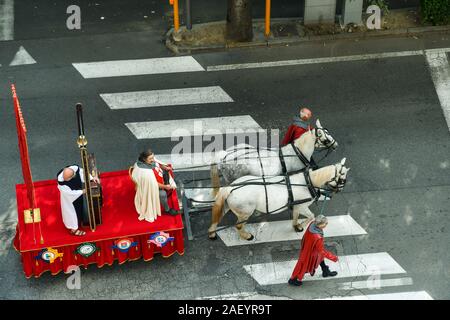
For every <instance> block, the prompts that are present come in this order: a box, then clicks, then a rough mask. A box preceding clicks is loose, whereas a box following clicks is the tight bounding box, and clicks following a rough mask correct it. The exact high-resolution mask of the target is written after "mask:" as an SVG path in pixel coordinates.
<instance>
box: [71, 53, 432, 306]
mask: <svg viewBox="0 0 450 320" xmlns="http://www.w3.org/2000/svg"><path fill="white" fill-rule="evenodd" d="M409 54H417V53H416V52H412V53H408V55H409ZM400 56H403V55H400ZM372 58H380V56H379V55H375V56H374V57H372V56H367V57H364V59H372ZM381 58H382V57H381ZM345 61H347V60H345ZM349 61H351V59H350V60H349ZM294 62H295V64H299V63H300V62H298V61H294ZM294 62H293V63H294ZM306 62H307V61H306ZM306 62H305V61H301V63H302V64H303V63H306ZM325 62H329V61H325ZM314 63H316V62H314ZM73 66H74V68H75V69H76V70H77V71H78V72H79V73H80V75H81V76H82V77H83V78H84V79H95V78H110V77H130V76H139V75H155V76H157V75H160V74H165V75H167V74H176V73H187V72H207V71H221V70H223V71H224V72H225V71H226V70H233V68H232V67H230V68H228V67H226V66H219V67H216V68H214V67H207V68H205V67H203V66H202V65H200V63H198V62H197V61H196V60H195V58H194V57H191V56H184V57H172V58H156V59H138V60H120V61H98V62H87V63H73ZM274 66H276V64H275V65H274ZM244 67H246V66H244ZM248 67H249V68H250V67H259V65H249V66H248ZM234 69H236V68H234ZM146 89H148V90H145V91H131V92H115V93H114V92H113V93H100V94H99V97H100V98H101V99H102V100H103V101H104V103H105V104H106V106H107V107H108V108H109V109H110V110H111V112H115V111H117V110H129V109H145V108H155V107H161V108H176V109H177V108H183V107H186V106H192V105H195V106H197V105H198V106H199V107H201V108H205V109H207V110H210V109H211V108H215V105H216V104H221V103H226V104H229V105H230V106H231V107H232V106H233V103H234V102H235V100H234V99H233V98H232V94H231V95H230V93H228V92H226V91H225V90H224V89H223V88H222V87H221V86H217V85H214V86H210V85H209V84H208V83H205V86H201V87H198V86H197V87H191V88H189V87H186V88H166V89H163V90H152V88H146ZM136 120H139V121H136V122H125V123H124V124H123V125H124V126H126V127H127V128H128V129H129V131H130V133H131V135H132V136H134V137H135V138H136V139H138V140H144V139H166V138H174V137H192V136H201V135H208V134H226V133H227V132H230V131H233V130H236V129H239V130H256V131H258V130H263V128H262V127H261V126H260V125H259V124H258V123H257V122H256V121H255V120H254V119H253V117H252V116H251V115H242V114H240V115H232V116H226V117H210V118H188V119H176V120H172V119H160V120H153V119H152V121H148V120H147V119H139V118H137V119H136ZM157 157H158V159H159V160H161V161H163V162H170V163H172V164H173V165H174V168H176V169H177V170H180V171H182V170H186V171H195V170H202V169H206V170H208V169H209V168H208V165H210V164H211V163H213V162H214V160H215V154H214V153H213V152H193V153H183V154H175V155H174V154H158V155H157ZM192 166H196V168H194V169H192V168H190V167H192ZM197 166H198V167H197ZM200 166H205V168H201V167H200ZM185 194H186V196H187V197H188V198H192V199H195V200H198V201H206V202H207V201H211V200H213V199H214V194H213V193H212V190H211V189H204V188H197V189H196V188H192V189H186V190H185ZM203 205H204V204H203ZM246 228H247V230H248V231H249V232H251V233H252V234H253V235H254V236H255V238H254V240H253V241H243V240H241V239H240V238H239V237H238V235H237V233H236V231H235V230H234V228H228V229H224V230H221V231H219V232H218V236H219V238H220V239H221V241H222V242H223V243H224V244H225V246H226V247H227V248H228V247H239V246H261V245H265V244H273V243H280V242H291V243H299V240H300V239H301V238H302V237H303V232H302V233H296V232H295V231H294V229H293V227H292V223H291V221H290V220H282V221H270V222H260V223H250V224H248V225H247V226H246ZM364 235H367V232H366V231H365V230H364V228H363V227H362V226H361V225H360V224H359V223H358V222H357V221H356V220H355V219H354V218H353V217H351V216H350V215H348V214H341V215H337V216H330V217H329V225H328V227H327V228H326V229H325V237H326V238H331V237H333V238H335V237H339V238H343V237H356V236H364ZM292 258H293V259H292V260H287V261H270V262H264V263H255V264H248V265H243V266H242V268H243V271H244V272H246V273H247V274H248V275H249V276H250V277H251V278H252V279H254V281H255V283H257V284H258V285H259V286H261V287H263V288H265V289H267V288H269V287H270V286H276V285H281V284H284V285H286V286H287V280H288V279H289V277H290V275H291V273H292V270H293V268H294V266H295V263H296V261H297V260H296V258H297V257H292ZM328 264H329V266H330V268H331V269H332V270H336V271H338V275H337V276H336V277H334V278H332V279H331V280H329V281H336V282H338V283H337V292H343V293H344V292H345V293H352V292H353V290H358V293H361V290H364V289H373V286H375V287H376V288H377V289H379V290H381V289H382V288H390V289H392V288H394V289H395V288H403V287H408V286H412V285H413V280H412V278H410V277H406V275H407V271H406V270H405V269H403V268H402V266H401V265H400V264H399V263H398V262H397V261H396V260H395V258H394V257H392V256H391V255H390V254H389V253H388V252H383V251H382V252H373V253H358V254H353V255H343V256H340V257H339V261H338V262H337V263H333V262H331V261H330V262H329V263H328ZM393 276H395V278H392V277H393ZM382 277H389V278H383V279H382ZM327 279H329V278H327ZM320 280H322V281H324V280H326V279H324V278H322V277H321V272H320V270H318V272H317V273H316V274H315V275H314V276H309V275H306V276H305V278H304V281H306V282H309V281H320ZM378 292H380V291H377V294H367V295H350V294H342V295H336V296H332V297H329V296H328V295H327V294H325V293H324V298H326V299H336V300H339V299H355V300H359V299H369V300H371V299H377V300H378V299H380V300H382V299H424V300H428V299H432V297H431V296H430V295H429V294H428V293H427V292H425V291H406V292H403V291H402V292H394V293H392V292H390V293H382V294H378ZM201 299H212V300H214V299H224V300H226V299H244V300H253V299H259V300H264V299H272V300H273V299H287V298H286V297H284V296H276V295H275V296H273V295H266V294H260V293H258V292H256V291H254V292H253V291H250V292H238V293H230V294H224V295H220V296H211V297H201Z"/></svg>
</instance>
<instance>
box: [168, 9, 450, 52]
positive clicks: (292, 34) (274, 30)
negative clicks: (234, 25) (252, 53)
mask: <svg viewBox="0 0 450 320" xmlns="http://www.w3.org/2000/svg"><path fill="white" fill-rule="evenodd" d="M382 19H383V20H382V28H381V30H369V29H367V28H366V26H365V24H363V25H360V26H357V25H347V26H345V27H344V26H341V25H339V24H329V25H315V26H304V25H303V22H302V20H301V19H289V18H287V19H272V21H271V28H270V30H271V32H270V35H269V37H267V38H266V36H265V34H264V19H254V20H253V41H251V42H242V43H232V42H228V41H226V39H225V29H226V28H225V26H226V25H225V21H217V22H209V23H203V24H194V25H193V28H192V30H187V29H186V27H185V26H183V27H180V29H179V31H178V33H177V34H174V30H173V29H171V30H169V32H167V34H166V46H167V47H168V48H169V49H170V50H171V51H172V52H174V53H176V54H190V53H192V52H198V51H210V50H224V49H229V48H250V47H265V46H288V45H296V44H302V43H305V42H308V41H326V40H337V39H364V38H369V37H389V36H399V35H404V36H415V35H419V34H422V33H425V32H445V33H446V32H449V31H450V25H447V26H431V25H423V24H421V23H420V19H419V17H418V13H417V10H416V9H415V8H409V9H398V10H391V11H390V13H389V14H388V15H386V16H385V17H383V18H382ZM363 20H364V21H365V18H364V17H363Z"/></svg>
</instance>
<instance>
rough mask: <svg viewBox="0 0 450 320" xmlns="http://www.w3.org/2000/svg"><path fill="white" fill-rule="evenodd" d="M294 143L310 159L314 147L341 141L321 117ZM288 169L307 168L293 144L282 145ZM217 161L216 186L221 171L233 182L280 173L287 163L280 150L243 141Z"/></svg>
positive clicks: (213, 175) (213, 172)
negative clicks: (261, 148) (322, 123)
mask: <svg viewBox="0 0 450 320" xmlns="http://www.w3.org/2000/svg"><path fill="white" fill-rule="evenodd" d="M294 146H295V147H296V148H297V149H298V150H299V151H300V152H301V153H302V154H303V155H304V157H305V158H306V160H307V161H308V162H309V161H310V160H311V156H312V154H313V152H314V148H324V149H330V148H331V149H332V150H334V149H336V148H337V146H338V143H337V142H336V140H335V139H334V138H333V137H332V136H331V135H330V133H329V132H328V130H327V129H325V128H323V127H322V125H321V124H320V121H319V119H317V121H316V129H313V130H310V131H307V132H305V133H304V134H302V135H301V136H300V138H298V139H296V140H295V141H294ZM281 151H282V153H283V158H284V161H285V164H286V170H287V171H288V172H290V171H291V172H292V171H296V170H300V169H303V168H304V167H305V164H304V163H303V162H302V161H301V160H300V159H299V157H298V156H297V153H296V150H294V148H293V146H292V145H291V144H288V145H286V146H284V147H282V148H281ZM217 158H218V159H217V161H216V163H215V164H212V165H211V172H210V174H211V182H212V186H213V187H214V188H215V189H216V191H217V189H218V187H219V186H220V178H219V174H220V173H222V175H223V177H224V179H225V182H226V183H230V182H231V181H234V180H236V179H238V178H240V177H242V176H246V175H253V176H259V177H261V176H263V175H264V176H276V175H282V174H283V167H282V163H281V160H280V155H279V152H278V151H273V150H268V149H264V150H260V156H259V155H258V149H257V148H255V147H253V146H251V145H248V144H239V145H237V146H233V147H231V148H229V149H227V150H225V151H222V152H221V153H219V155H218V157H217Z"/></svg>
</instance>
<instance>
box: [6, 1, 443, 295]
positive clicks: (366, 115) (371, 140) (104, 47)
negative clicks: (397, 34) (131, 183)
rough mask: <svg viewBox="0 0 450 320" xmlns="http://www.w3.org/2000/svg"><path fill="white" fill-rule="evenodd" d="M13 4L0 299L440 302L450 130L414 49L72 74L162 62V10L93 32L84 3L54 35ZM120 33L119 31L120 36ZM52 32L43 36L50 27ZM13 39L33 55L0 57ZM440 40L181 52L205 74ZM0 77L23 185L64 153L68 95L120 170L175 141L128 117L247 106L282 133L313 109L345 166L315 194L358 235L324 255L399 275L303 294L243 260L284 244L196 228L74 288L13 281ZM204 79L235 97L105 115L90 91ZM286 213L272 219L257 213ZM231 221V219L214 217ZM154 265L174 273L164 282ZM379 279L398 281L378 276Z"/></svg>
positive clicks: (16, 172) (284, 250) (292, 248)
mask: <svg viewBox="0 0 450 320" xmlns="http://www.w3.org/2000/svg"><path fill="white" fill-rule="evenodd" d="M26 2H27V1H24V2H21V4H20V5H17V7H16V9H17V11H18V13H17V20H16V25H17V26H16V28H15V29H16V36H15V39H19V40H14V41H7V42H0V64H1V65H2V66H1V67H0V106H2V107H1V108H0V119H2V121H1V125H0V136H1V139H0V148H1V150H3V152H2V155H1V157H0V159H1V160H0V177H1V183H0V225H1V226H0V239H1V242H0V283H1V285H0V298H3V299H29V298H33V299H51V298H58V299H59V298H67V299H76V298H94V297H95V298H101V299H107V298H113V299H132V298H142V299H192V298H201V297H210V296H218V295H227V294H231V295H232V294H237V293H242V292H256V293H258V294H260V295H267V296H271V297H285V298H291V299H315V298H325V297H330V296H333V295H334V296H344V295H359V294H381V293H395V292H400V291H422V290H424V291H426V292H427V293H428V294H429V295H430V296H431V297H433V298H434V299H448V298H450V295H449V292H450V283H449V279H450V274H449V271H448V270H449V268H448V264H449V262H450V255H449V253H448V250H447V247H448V243H450V237H449V223H448V219H447V216H448V214H449V209H448V208H449V207H450V198H449V194H450V183H449V182H450V179H449V177H450V175H449V171H450V157H449V156H450V140H449V131H448V127H447V123H446V121H445V118H444V115H443V112H442V109H441V105H440V102H439V99H438V96H437V94H436V90H435V87H434V84H433V81H432V78H431V74H430V70H429V68H428V66H427V63H426V60H425V58H424V57H423V56H421V55H417V56H407V57H397V58H385V59H371V60H362V61H349V62H340V63H333V62H332V63H323V64H308V65H298V66H290V67H273V68H260V69H246V70H234V71H218V72H191V73H174V74H157V75H139V76H127V77H115V78H100V79H84V78H83V77H82V76H81V75H80V73H79V72H78V71H77V70H76V69H75V68H74V67H73V65H72V63H75V62H91V61H108V60H124V59H142V58H158V57H171V54H170V53H169V52H168V51H167V50H166V48H165V47H164V46H163V44H162V42H161V38H162V35H163V34H164V32H165V28H166V27H167V24H166V22H167V21H166V20H165V19H163V13H162V12H163V11H162V10H163V8H162V7H161V5H159V4H153V3H152V2H151V1H150V2H148V3H147V4H145V5H144V4H142V6H137V7H133V6H131V5H130V8H131V9H130V8H128V7H127V10H128V9H129V11H127V14H126V15H125V14H124V15H123V16H122V17H121V18H120V19H119V18H117V21H116V22H114V23H109V22H106V23H105V25H103V26H102V25H101V24H102V23H103V22H101V21H98V22H94V20H95V19H97V16H98V15H102V16H103V15H104V16H106V17H107V19H105V21H107V20H108V14H110V15H112V14H113V12H112V11H111V9H107V10H106V12H103V11H98V12H97V11H96V10H99V9H98V8H97V6H95V5H94V6H93V7H92V10H91V9H89V10H87V13H86V14H85V16H86V17H87V19H88V20H89V21H92V23H88V24H87V25H86V29H82V30H83V31H82V32H78V33H77V31H67V30H65V29H64V28H65V26H64V23H65V18H63V17H65V16H64V15H63V17H62V18H61V20H62V24H63V25H62V26H59V27H58V28H59V29H56V28H53V27H52V26H55V25H58V24H57V23H56V22H55V20H54V18H55V16H57V15H56V14H51V12H52V7H51V6H44V7H41V8H40V10H41V13H36V14H35V13H32V12H33V11H29V10H28V9H29V7H25V3H26ZM28 2H30V3H31V2H33V1H28ZM34 2H36V1H34ZM117 2H119V1H117ZM62 3H63V2H58V5H57V6H55V7H54V10H59V9H63V10H64V8H63V7H64V5H63V4H62ZM97 3H100V4H102V3H103V2H102V1H98V2H97ZM36 5H37V2H36ZM149 6H150V7H149ZM152 6H154V7H152ZM99 7H101V5H100V6H99ZM149 10H150V12H151V10H155V12H157V13H158V18H157V17H153V18H152V17H151V13H150V14H149V17H150V18H147V19H144V18H143V20H142V21H139V22H136V21H138V20H139V19H137V18H136V17H137V16H138V15H143V14H144V12H148V11H149ZM30 12H31V13H30ZM117 12H121V11H120V10H118V11H117ZM30 14H31V16H30ZM47 14H48V16H46V15H47ZM27 16H29V18H26V17H27ZM33 17H34V18H33ZM20 19H22V20H20ZM30 19H31V20H30ZM33 19H34V20H33ZM108 23H109V24H108ZM35 25H36V26H35ZM31 26H32V27H31ZM124 26H125V28H128V29H127V30H123V28H124ZM83 28H84V27H83ZM90 28H91V29H90ZM51 29H53V30H55V31H54V34H53V35H48V31H49V30H51ZM46 35H47V36H46ZM20 46H23V47H24V48H25V49H26V50H27V52H28V53H29V54H30V55H31V56H32V57H33V58H34V59H35V60H36V61H37V63H36V64H31V65H22V66H15V67H10V66H9V62H10V61H11V60H12V58H13V57H14V54H15V53H16V52H17V50H18V48H19V47H20ZM449 47H450V37H449V36H448V35H438V34H435V35H428V36H426V37H420V38H381V39H376V40H364V41H330V42H324V43H308V44H304V45H301V46H291V47H274V48H258V49H247V50H235V51H228V52H223V53H218V52H216V53H204V54H198V55H194V56H193V57H194V58H195V59H196V60H197V61H198V62H199V63H200V64H201V65H202V66H203V67H204V68H205V69H206V68H207V67H208V66H213V65H222V64H235V63H248V62H263V61H279V60H289V59H302V58H321V57H336V56H346V55H359V54H367V53H381V52H396V51H408V50H423V49H432V48H449ZM11 82H14V83H15V84H16V86H17V90H18V94H19V96H20V100H21V104H22V107H23V111H24V115H25V117H26V123H27V128H28V131H29V135H28V139H29V148H30V156H31V167H32V170H33V177H34V179H35V180H44V179H51V178H53V177H54V176H55V174H56V172H57V171H58V170H59V168H60V167H62V166H64V165H66V164H68V163H73V162H74V161H77V159H78V157H79V153H78V150H77V148H76V145H75V140H76V135H77V132H76V118H75V111H74V105H75V103H77V102H82V103H83V104H84V105H85V123H86V130H87V133H88V135H89V141H90V143H89V147H90V150H92V151H93V152H95V154H96V156H97V161H98V164H99V166H100V167H101V170H102V171H113V170H119V169H124V168H127V167H128V166H129V165H130V164H132V163H133V162H134V160H135V158H136V156H137V154H138V153H139V152H140V151H141V149H143V148H145V147H148V146H151V147H152V148H153V149H154V150H155V151H156V152H157V153H159V154H167V153H170V152H171V150H172V148H173V146H174V145H175V142H172V141H170V139H154V140H148V139H144V140H138V139H136V137H135V136H134V135H133V134H132V133H131V132H130V130H129V129H128V128H127V127H126V126H125V125H124V124H125V123H128V122H135V121H150V120H151V121H161V120H174V121H175V120H180V119H188V118H189V119H190V118H207V117H223V116H236V115H250V116H251V117H252V118H253V119H254V120H255V121H256V122H257V123H258V124H259V125H260V126H261V127H262V128H271V129H280V130H281V132H282V133H284V132H285V129H286V127H287V125H288V124H289V123H290V119H291V117H292V116H293V115H294V114H295V112H296V110H297V107H298V106H299V105H307V106H309V107H310V108H311V109H312V110H313V113H314V117H315V118H320V120H321V122H322V124H323V125H325V126H326V127H327V128H329V129H330V131H331V133H332V134H333V136H335V137H336V139H337V140H338V142H339V144H340V146H339V149H338V150H337V151H336V152H335V153H333V154H332V155H331V156H330V157H329V158H327V159H326V160H325V161H324V162H325V163H326V164H331V163H334V162H336V161H338V160H340V159H341V158H342V157H346V158H347V164H348V166H349V167H351V171H350V174H349V175H350V176H349V182H348V184H347V186H346V188H345V191H344V192H343V193H342V194H339V195H337V196H336V197H335V198H333V199H332V200H331V201H330V202H329V203H328V205H327V208H326V214H327V215H330V216H333V215H343V214H350V215H351V216H352V217H353V219H355V221H357V223H358V224H359V225H360V226H361V227H363V228H364V230H365V231H366V232H367V235H361V236H353V237H339V238H331V239H328V242H329V243H331V244H333V243H334V247H332V250H334V251H335V252H337V253H338V254H339V255H354V254H369V253H377V252H388V253H389V255H390V256H391V257H392V258H393V259H394V260H395V261H396V262H397V263H398V264H399V265H401V267H402V268H404V269H405V271H406V273H407V274H406V276H408V277H410V278H411V279H412V284H410V285H408V286H407V287H382V288H381V289H374V290H370V289H361V290H359V289H353V290H341V289H339V288H340V284H341V283H342V282H343V281H344V280H343V279H340V280H338V279H333V280H327V281H319V282H317V281H312V282H305V285H304V286H303V287H302V288H293V287H290V286H288V285H287V284H275V285H260V284H258V283H257V282H256V281H255V280H254V279H253V278H252V277H251V276H250V275H249V274H248V273H246V272H245V271H244V269H243V266H244V265H251V264H258V263H269V262H280V261H285V260H291V259H295V258H296V257H297V255H298V248H299V243H298V242H297V241H284V242H271V243H265V244H256V245H251V244H249V245H244V246H238V247H227V246H226V245H225V244H224V243H223V242H222V241H221V240H219V241H216V242H210V241H208V240H207V239H206V237H205V236H200V237H198V238H196V239H195V240H193V241H186V253H185V255H184V256H173V257H171V258H170V259H162V258H161V257H156V258H155V259H154V260H153V261H152V262H151V263H145V262H143V261H137V262H132V263H127V264H124V265H120V266H119V265H114V266H112V267H108V268H107V269H105V268H103V269H96V268H94V267H91V268H89V269H88V270H83V271H82V289H81V290H75V291H74V290H68V289H67V288H66V277H65V276H64V275H59V276H56V277H52V276H50V275H48V274H44V275H43V276H42V277H41V278H39V279H30V280H26V279H25V277H24V276H23V274H22V269H21V264H20V260H19V255H18V254H17V253H16V252H15V251H14V249H12V247H11V245H10V240H11V239H12V237H13V232H14V227H15V221H16V216H17V211H16V207H15V191H14V187H15V184H16V183H20V182H22V176H21V171H20V164H19V154H18V149H17V137H16V131H15V122H14V113H13V107H12V100H11V97H10V90H9V84H10V83H11ZM203 86H220V87H221V88H222V89H223V90H224V91H225V92H226V93H227V94H228V95H230V96H231V97H232V98H233V100H234V102H233V103H215V104H201V105H199V104H194V105H183V106H176V107H153V108H140V109H131V110H111V109H110V108H108V106H107V105H106V104H105V102H104V101H103V100H102V99H101V98H100V96H99V94H101V93H113V92H129V91H140V90H163V89H171V88H190V87H203ZM313 211H314V212H316V213H317V212H318V209H317V208H316V207H314V208H313ZM287 218H288V216H287V214H286V213H284V214H280V215H279V217H271V218H270V219H269V220H270V221H273V220H281V219H287ZM209 221H210V217H209V215H208V214H204V215H198V216H194V217H193V218H192V223H193V231H194V233H195V234H198V235H206V229H207V227H208V225H209ZM232 221H233V217H231V214H229V215H228V216H227V217H226V219H225V223H231V222H232ZM167 270H177V273H176V275H175V276H174V273H168V272H167ZM391 278H395V275H387V276H383V277H382V279H391ZM350 280H364V279H350ZM350 280H349V279H345V281H347V282H348V281H350Z"/></svg>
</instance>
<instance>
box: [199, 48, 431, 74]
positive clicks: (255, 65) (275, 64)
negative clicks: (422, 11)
mask: <svg viewBox="0 0 450 320" xmlns="http://www.w3.org/2000/svg"><path fill="white" fill-rule="evenodd" d="M422 54H423V51H420V50H419V51H400V52H384V53H373V54H362V55H353V56H341V57H329V58H314V59H297V60H282V61H269V62H256V63H240V64H229V65H216V66H209V67H207V68H206V70H207V71H227V70H238V69H255V68H270V67H284V66H296V65H304V64H321V63H330V62H347V61H360V60H372V59H385V58H398V57H408V56H419V55H422Z"/></svg>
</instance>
